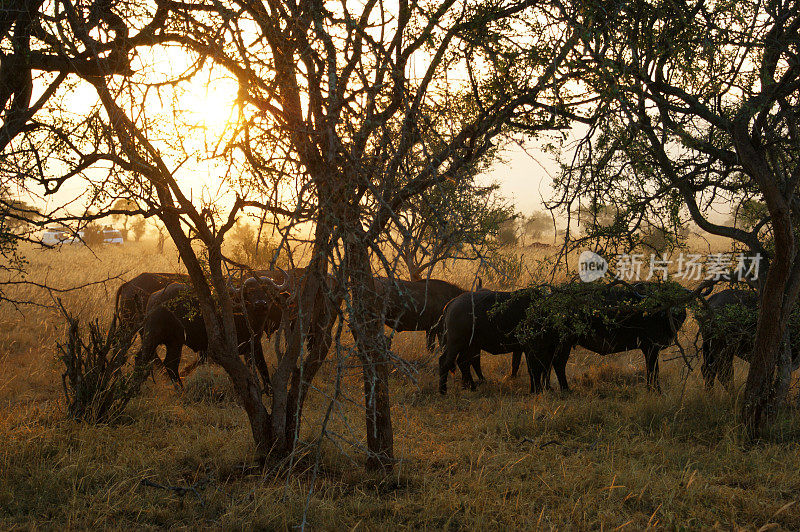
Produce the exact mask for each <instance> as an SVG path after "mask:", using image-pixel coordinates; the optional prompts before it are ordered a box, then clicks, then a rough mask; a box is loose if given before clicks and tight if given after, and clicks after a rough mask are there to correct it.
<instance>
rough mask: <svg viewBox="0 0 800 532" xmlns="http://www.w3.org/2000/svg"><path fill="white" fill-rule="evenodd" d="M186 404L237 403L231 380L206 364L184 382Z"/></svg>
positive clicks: (183, 397) (182, 395)
mask: <svg viewBox="0 0 800 532" xmlns="http://www.w3.org/2000/svg"><path fill="white" fill-rule="evenodd" d="M181 401H183V402H184V403H229V402H233V401H236V391H235V390H234V389H233V385H232V384H231V380H230V379H229V378H228V376H227V375H225V373H224V372H223V371H221V370H217V369H216V368H214V367H212V366H210V365H209V364H205V365H203V366H200V367H199V368H197V369H196V370H195V371H194V372H193V373H192V374H191V375H190V376H189V377H188V378H186V379H184V381H183V390H182V391H181Z"/></svg>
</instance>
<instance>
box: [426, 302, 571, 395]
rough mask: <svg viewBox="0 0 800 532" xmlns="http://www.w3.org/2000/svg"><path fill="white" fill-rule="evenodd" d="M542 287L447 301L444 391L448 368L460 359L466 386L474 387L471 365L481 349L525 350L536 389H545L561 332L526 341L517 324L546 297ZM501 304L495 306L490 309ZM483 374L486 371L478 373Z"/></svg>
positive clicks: (442, 373)
mask: <svg viewBox="0 0 800 532" xmlns="http://www.w3.org/2000/svg"><path fill="white" fill-rule="evenodd" d="M542 297H543V295H542V293H541V292H539V291H537V290H533V289H525V290H517V291H515V292H495V291H492V290H481V291H479V292H466V293H464V294H461V295H460V296H458V297H456V298H455V299H453V300H452V301H450V302H449V303H448V304H447V307H446V308H445V311H444V316H443V322H444V335H443V348H444V351H443V353H442V355H441V356H440V357H439V391H440V392H441V393H446V392H447V373H448V372H449V371H451V370H453V369H454V368H455V366H456V364H458V367H459V369H460V370H461V376H462V379H463V383H464V386H465V387H467V388H470V389H474V387H475V383H474V381H473V380H472V375H471V373H470V366H472V367H474V365H475V361H476V359H479V357H480V352H481V351H486V352H488V353H491V354H494V355H499V354H504V353H510V352H524V353H525V355H526V356H525V359H526V361H527V365H528V375H529V377H530V381H531V393H538V392H539V391H541V388H542V385H543V380H544V375H546V374H547V372H548V371H549V369H550V365H551V363H552V359H553V356H554V354H555V352H556V350H557V349H558V343H557V338H555V337H545V338H542V339H541V340H539V341H537V342H536V343H535V344H533V343H531V344H523V343H522V342H520V341H519V340H518V339H517V337H516V335H515V334H514V329H515V328H516V327H517V325H518V324H519V323H520V321H521V320H522V319H523V318H524V317H525V314H526V312H527V309H528V308H529V307H530V306H531V305H532V304H536V303H538V302H540V301H541V300H542ZM492 309H496V310H495V312H490V311H491V310H492ZM478 376H479V377H481V375H480V374H479V375H478Z"/></svg>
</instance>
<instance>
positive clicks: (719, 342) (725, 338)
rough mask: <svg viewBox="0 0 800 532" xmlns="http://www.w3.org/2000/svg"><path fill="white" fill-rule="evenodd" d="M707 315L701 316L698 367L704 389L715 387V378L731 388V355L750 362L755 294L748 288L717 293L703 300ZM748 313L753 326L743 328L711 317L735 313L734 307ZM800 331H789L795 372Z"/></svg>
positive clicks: (799, 361) (756, 310) (755, 307)
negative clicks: (700, 355)
mask: <svg viewBox="0 0 800 532" xmlns="http://www.w3.org/2000/svg"><path fill="white" fill-rule="evenodd" d="M706 303H707V307H706V315H705V316H703V317H702V318H701V319H700V333H701V334H702V335H703V346H702V349H703V365H702V367H701V368H700V369H701V371H702V373H703V379H704V380H705V384H706V388H708V389H711V388H712V387H713V386H714V378H715V377H716V378H719V381H720V382H721V383H722V385H723V386H725V388H726V389H730V385H731V381H732V379H733V356H734V355H736V356H738V357H739V358H741V359H742V360H745V361H747V362H749V361H750V355H751V353H752V351H753V339H754V334H755V320H756V316H757V314H756V313H757V312H758V294H756V292H753V291H751V290H737V289H733V288H729V289H727V290H723V291H721V292H717V293H716V294H713V295H711V296H709V297H708V299H706ZM734 306H736V307H741V310H742V311H744V312H745V313H748V314H749V315H750V317H751V319H752V322H751V323H752V325H753V327H752V328H748V327H746V326H744V327H743V324H742V323H725V321H724V320H723V321H722V322H721V321H720V320H714V319H713V318H714V316H715V315H716V316H719V315H720V314H721V313H725V312H726V311H728V310H730V311H733V313H734V314H733V316H732V318H733V319H736V316H735V312H736V310H735V307H734ZM798 332H800V331H790V336H791V340H792V341H791V344H792V348H791V353H792V369H791V371H795V370H796V369H797V368H798V367H799V366H800V350H798V349H796V348H795V346H796V345H797V344H798V343H800V342H798V341H797V338H796V335H797V333H798Z"/></svg>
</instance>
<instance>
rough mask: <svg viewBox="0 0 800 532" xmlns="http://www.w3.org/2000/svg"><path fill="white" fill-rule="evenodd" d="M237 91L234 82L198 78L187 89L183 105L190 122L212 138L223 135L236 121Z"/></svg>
mask: <svg viewBox="0 0 800 532" xmlns="http://www.w3.org/2000/svg"><path fill="white" fill-rule="evenodd" d="M236 91H237V86H236V83H235V82H234V81H233V80H230V79H225V78H219V79H212V80H210V81H208V80H207V78H206V79H205V80H204V79H200V78H198V79H196V80H195V81H194V82H192V84H191V86H190V87H188V88H187V91H186V94H185V95H184V97H183V98H182V100H183V101H182V102H181V105H182V107H184V109H186V111H187V114H188V117H189V119H190V122H193V123H194V124H195V125H196V126H199V127H202V128H203V129H205V130H206V132H207V134H209V135H211V136H217V135H221V134H222V133H224V131H225V129H226V128H227V126H228V125H229V124H231V123H233V122H235V121H236V117H237V113H238V108H237V106H236Z"/></svg>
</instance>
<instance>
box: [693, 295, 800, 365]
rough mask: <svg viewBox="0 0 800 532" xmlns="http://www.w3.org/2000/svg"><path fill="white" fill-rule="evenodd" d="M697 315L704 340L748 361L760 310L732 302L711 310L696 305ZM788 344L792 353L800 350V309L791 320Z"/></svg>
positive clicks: (791, 316)
mask: <svg viewBox="0 0 800 532" xmlns="http://www.w3.org/2000/svg"><path fill="white" fill-rule="evenodd" d="M694 312H695V316H696V318H697V320H698V321H699V322H700V323H702V324H703V337H704V338H703V339H704V340H711V341H714V342H718V343H719V344H720V345H725V346H729V348H731V349H735V350H736V352H735V353H731V355H736V356H738V357H739V358H741V359H743V360H749V359H750V355H751V352H752V349H753V339H754V338H755V336H756V326H757V325H758V309H757V308H751V307H748V306H747V305H745V304H742V303H741V302H737V303H730V304H728V305H724V306H722V307H720V308H718V309H715V310H713V311H712V310H711V309H710V308H709V307H708V306H707V305H702V304H699V303H698V304H696V305H695V309H694ZM788 327H789V341H790V342H791V347H792V352H799V351H800V309H797V308H795V309H794V311H792V314H791V315H790V317H789V325H788Z"/></svg>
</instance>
